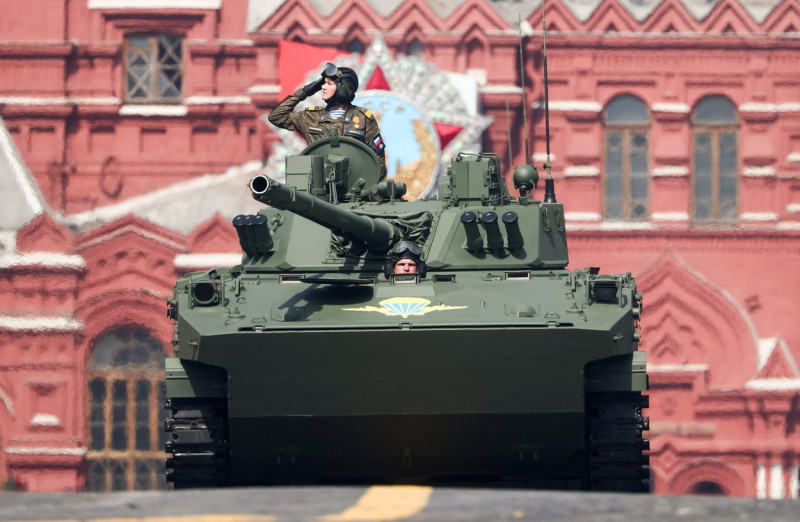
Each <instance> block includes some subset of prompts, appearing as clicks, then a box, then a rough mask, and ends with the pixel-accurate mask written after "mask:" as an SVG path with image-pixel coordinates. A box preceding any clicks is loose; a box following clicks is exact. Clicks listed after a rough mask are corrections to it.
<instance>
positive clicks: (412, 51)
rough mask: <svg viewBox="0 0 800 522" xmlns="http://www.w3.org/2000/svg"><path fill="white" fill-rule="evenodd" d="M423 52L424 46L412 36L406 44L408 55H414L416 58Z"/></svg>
mask: <svg viewBox="0 0 800 522" xmlns="http://www.w3.org/2000/svg"><path fill="white" fill-rule="evenodd" d="M424 52H425V46H424V45H423V44H422V42H420V41H419V39H417V38H414V39H413V40H411V43H410V44H408V55H409V56H416V57H417V58H422V55H423V53H424Z"/></svg>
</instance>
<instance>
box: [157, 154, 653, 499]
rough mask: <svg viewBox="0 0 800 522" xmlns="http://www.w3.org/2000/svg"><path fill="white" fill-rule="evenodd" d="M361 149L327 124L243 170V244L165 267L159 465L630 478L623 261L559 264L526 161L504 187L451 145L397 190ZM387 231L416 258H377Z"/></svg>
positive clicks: (634, 379)
mask: <svg viewBox="0 0 800 522" xmlns="http://www.w3.org/2000/svg"><path fill="white" fill-rule="evenodd" d="M325 147H328V148H325ZM370 154H371V152H369V151H365V150H364V148H363V147H361V146H360V145H359V144H357V142H353V143H350V140H347V139H346V138H340V139H338V140H336V139H334V140H332V142H331V143H328V144H327V145H325V144H323V145H322V146H321V145H317V144H315V147H314V149H313V150H311V151H309V153H308V154H305V155H303V156H299V157H293V158H290V159H289V161H288V162H287V180H286V183H276V182H274V181H273V180H270V179H268V178H265V177H263V176H259V177H256V178H255V179H254V180H253V181H252V182H251V190H252V191H253V194H254V197H256V198H257V199H260V200H262V201H264V202H265V203H267V204H269V205H271V207H270V208H266V209H264V210H263V211H262V212H261V213H260V214H259V215H257V216H239V217H238V218H237V219H235V220H234V225H235V226H236V229H237V232H238V234H239V238H240V242H241V244H242V248H243V251H244V252H245V254H244V256H243V260H242V264H241V265H239V266H236V267H233V268H218V269H216V270H211V271H208V272H202V273H193V274H188V275H186V276H184V277H182V278H180V279H179V280H178V282H177V284H176V286H175V293H174V296H173V298H172V299H171V300H170V307H169V313H170V316H171V317H172V318H173V319H174V321H175V341H174V344H175V357H174V358H169V359H167V363H166V372H167V407H168V418H167V420H166V429H167V431H168V432H169V434H170V441H169V442H168V444H167V450H168V452H169V453H171V456H170V458H169V460H168V463H167V465H168V469H169V472H168V478H169V480H170V481H171V482H173V483H174V485H175V487H195V486H217V485H254V484H286V483H315V482H317V483H318V482H330V481H334V482H335V481H354V480H356V481H388V482H397V483H427V482H436V481H448V480H455V481H465V480H480V481H482V482H485V481H495V480H496V481H514V482H515V483H519V482H520V481H521V482H523V483H526V484H530V485H533V486H541V487H581V488H584V489H606V490H620V491H646V490H647V479H648V477H647V473H648V467H647V464H648V462H647V455H646V450H647V440H646V439H643V438H642V431H644V430H646V429H647V419H646V418H645V417H643V416H642V408H644V407H646V406H647V400H646V399H647V397H646V396H643V395H642V392H643V391H644V390H646V388H647V380H646V373H645V370H646V368H645V357H644V353H642V352H639V351H637V348H638V340H639V334H638V332H637V321H638V318H639V315H640V313H641V295H640V294H638V293H637V291H636V285H635V281H634V280H633V278H631V277H630V275H629V274H618V275H601V274H599V273H597V270H594V269H586V270H578V271H570V270H566V268H565V267H566V265H567V262H568V256H567V247H566V235H565V231H564V222H563V208H562V206H561V205H560V204H558V203H542V202H538V201H533V200H531V199H530V198H529V197H527V196H526V193H529V192H530V190H531V188H532V185H533V184H534V183H535V181H536V178H535V176H532V175H531V172H532V171H533V169H532V168H530V167H528V170H523V171H521V172H520V174H519V176H516V175H515V181H518V183H519V185H520V186H521V188H522V195H521V196H520V197H519V198H511V197H510V195H509V194H508V191H507V190H506V189H505V185H504V184H503V183H502V181H501V180H500V179H499V176H498V172H499V161H498V160H497V158H496V157H495V156H492V155H479V156H459V157H458V158H457V159H456V160H454V162H453V164H452V166H451V169H450V172H449V176H448V185H447V187H442V188H441V189H440V192H443V193H444V195H443V197H442V198H441V199H440V200H433V201H418V202H405V201H403V200H402V199H401V198H400V195H401V194H402V187H398V186H397V185H396V184H393V183H391V182H390V183H388V184H387V183H385V182H384V183H383V184H377V177H376V176H377V174H374V172H375V169H374V166H373V164H372V163H371V162H372V161H373V157H372V156H370ZM341 158H348V161H347V162H345V163H347V165H342V162H341ZM331 172H333V173H334V175H331V174H330V173H331ZM517 178H519V179H517ZM332 179H334V180H335V181H336V182H335V183H332V181H331V180H332ZM337 183H338V184H337ZM370 187H374V188H373V189H372V190H369V188H370ZM376 200H379V201H376ZM401 240H406V241H407V240H413V241H414V242H416V243H418V244H419V245H421V246H422V251H423V258H424V260H425V263H426V265H427V273H424V272H425V271H422V273H418V274H414V275H393V274H390V273H389V272H390V271H388V270H386V266H385V265H386V263H387V252H388V251H389V250H390V249H391V247H392V246H393V245H394V244H396V243H397V242H398V241H401Z"/></svg>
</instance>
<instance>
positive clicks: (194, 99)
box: [183, 96, 252, 105]
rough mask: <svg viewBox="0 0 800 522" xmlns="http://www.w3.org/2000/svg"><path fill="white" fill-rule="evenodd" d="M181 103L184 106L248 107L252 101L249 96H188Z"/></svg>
mask: <svg viewBox="0 0 800 522" xmlns="http://www.w3.org/2000/svg"><path fill="white" fill-rule="evenodd" d="M183 102H184V103H185V104H186V105H219V104H222V103H228V104H245V105H249V104H250V103H252V100H251V99H250V97H249V96H190V97H188V98H186V99H185V100H183Z"/></svg>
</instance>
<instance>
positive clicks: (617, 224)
mask: <svg viewBox="0 0 800 522" xmlns="http://www.w3.org/2000/svg"><path fill="white" fill-rule="evenodd" d="M569 216H570V215H569V213H567V212H565V213H564V217H565V218H566V219H567V221H569ZM567 228H569V229H570V230H597V231H602V232H627V231H634V230H657V229H658V227H656V226H655V225H654V224H653V223H650V222H648V221H641V222H638V221H602V222H600V223H597V224H581V223H579V224H575V223H569V222H568V223H567Z"/></svg>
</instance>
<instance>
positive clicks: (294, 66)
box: [278, 40, 340, 99]
mask: <svg viewBox="0 0 800 522" xmlns="http://www.w3.org/2000/svg"><path fill="white" fill-rule="evenodd" d="M339 54H340V53H339V51H338V50H336V49H331V48H328V47H316V46H314V45H308V44H304V43H298V42H291V41H289V40H281V41H280V43H278V74H279V75H280V77H279V80H280V82H281V92H280V99H283V98H285V97H286V96H288V95H290V94H292V93H293V92H294V91H296V90H297V89H298V88H300V87H302V86H303V84H304V83H306V76H307V75H308V73H309V72H310V71H314V70H317V69H319V71H318V72H322V67H321V66H322V65H323V64H324V63H325V62H335V61H336V57H337V56H339Z"/></svg>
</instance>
